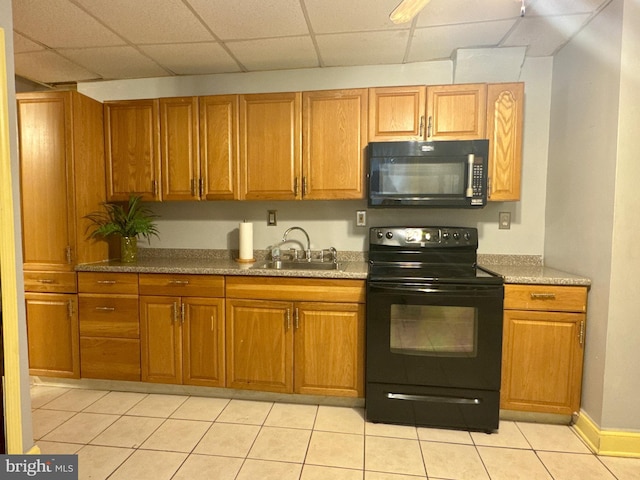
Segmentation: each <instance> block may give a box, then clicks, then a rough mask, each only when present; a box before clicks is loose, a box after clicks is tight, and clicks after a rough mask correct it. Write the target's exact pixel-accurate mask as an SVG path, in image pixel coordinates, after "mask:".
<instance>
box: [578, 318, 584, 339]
mask: <svg viewBox="0 0 640 480" xmlns="http://www.w3.org/2000/svg"><path fill="white" fill-rule="evenodd" d="M578 340H579V341H580V345H584V320H582V321H581V322H580V332H579V333H578Z"/></svg>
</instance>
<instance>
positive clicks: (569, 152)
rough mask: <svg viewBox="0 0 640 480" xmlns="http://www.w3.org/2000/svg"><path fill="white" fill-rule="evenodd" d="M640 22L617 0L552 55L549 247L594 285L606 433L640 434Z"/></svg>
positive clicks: (595, 401) (599, 418)
mask: <svg viewBox="0 0 640 480" xmlns="http://www.w3.org/2000/svg"><path fill="white" fill-rule="evenodd" d="M638 24H640V11H639V7H638V3H637V2H636V1H633V0H614V1H613V2H612V3H611V4H609V5H608V6H607V8H606V9H605V10H603V11H602V12H601V13H600V15H599V16H598V17H596V18H595V19H594V21H592V22H591V23H590V24H589V25H588V27H587V28H586V29H584V30H583V31H582V32H581V33H580V34H579V35H577V36H576V37H575V38H574V39H573V40H572V41H571V42H570V44H569V45H567V46H566V47H565V48H563V49H562V50H561V51H560V52H559V53H558V54H557V55H556V57H555V59H554V66H553V89H552V108H551V134H550V139H549V144H550V147H549V163H548V177H547V178H548V180H547V210H546V232H545V250H544V253H545V260H546V261H547V262H549V263H551V264H553V265H554V266H557V267H560V268H563V269H566V270H569V271H573V272H576V273H579V274H583V275H585V276H588V277H590V278H591V279H592V281H593V285H592V288H591V291H590V294H589V305H588V317H587V335H586V347H585V368H584V377H583V378H584V379H583V395H582V410H583V412H585V413H586V414H587V415H588V416H589V417H590V418H591V419H592V420H593V421H594V422H595V423H596V424H597V425H598V426H599V427H600V428H601V429H625V430H636V431H637V430H640V416H639V415H638V413H637V405H638V402H637V398H638V396H639V395H640V376H639V375H638V374H637V371H636V369H634V368H630V367H631V365H634V363H635V360H636V359H637V356H638V347H639V346H640V329H638V312H640V297H639V296H638V284H639V282H638V279H637V275H636V274H637V272H638V268H639V267H640V258H639V257H638V255H637V253H636V251H637V245H635V244H634V243H635V239H637V237H638V233H639V232H640V215H639V210H638V208H637V205H638V200H637V198H636V197H637V179H638V178H640V167H639V165H638V162H637V158H638V156H639V155H640V145H639V144H638V141H637V138H636V137H637V128H638V125H640V112H639V111H638V105H640V88H639V80H640V75H639V63H638V58H640V51H639V50H638V49H639V45H640V38H639V34H638V29H637V25H638Z"/></svg>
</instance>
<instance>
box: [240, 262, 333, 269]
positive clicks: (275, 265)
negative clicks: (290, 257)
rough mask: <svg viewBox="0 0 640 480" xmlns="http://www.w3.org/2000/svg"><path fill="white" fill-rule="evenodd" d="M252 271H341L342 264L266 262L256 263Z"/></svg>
mask: <svg viewBox="0 0 640 480" xmlns="http://www.w3.org/2000/svg"><path fill="white" fill-rule="evenodd" d="M251 268H252V269H269V270H340V264H339V263H334V262H304V261H301V262H287V261H275V262H274V261H271V260H269V261H266V262H259V263H256V264H255V265H254V266H253V267H251Z"/></svg>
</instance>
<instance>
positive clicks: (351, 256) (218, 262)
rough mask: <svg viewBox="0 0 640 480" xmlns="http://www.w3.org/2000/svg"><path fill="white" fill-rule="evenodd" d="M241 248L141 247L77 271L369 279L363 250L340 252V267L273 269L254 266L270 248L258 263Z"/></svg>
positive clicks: (82, 266) (88, 264) (77, 268)
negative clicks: (244, 259)
mask: <svg viewBox="0 0 640 480" xmlns="http://www.w3.org/2000/svg"><path fill="white" fill-rule="evenodd" d="M237 253H238V252H237V251H235V252H233V251H231V252H229V251H227V250H186V249H185V250H182V249H146V248H141V249H139V253H138V260H137V262H135V263H122V262H120V261H115V260H110V261H106V262H98V263H84V264H80V265H77V266H76V271H77V272H119V273H123V272H128V273H186V274H201V275H247V276H249V275H251V276H270V277H305V278H344V279H362V280H364V279H366V278H367V269H368V265H367V263H366V261H365V259H364V254H363V253H361V252H338V264H339V269H338V270H273V269H266V268H265V269H262V268H254V267H255V265H259V264H260V263H261V262H262V261H264V260H265V258H266V252H258V251H256V252H255V255H256V263H238V262H236V261H235V260H234V258H235V257H237Z"/></svg>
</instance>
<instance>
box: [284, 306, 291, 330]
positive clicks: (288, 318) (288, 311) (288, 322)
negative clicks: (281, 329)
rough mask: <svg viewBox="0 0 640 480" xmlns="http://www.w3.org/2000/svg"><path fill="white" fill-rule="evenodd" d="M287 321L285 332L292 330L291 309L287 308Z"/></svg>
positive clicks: (285, 316)
mask: <svg viewBox="0 0 640 480" xmlns="http://www.w3.org/2000/svg"><path fill="white" fill-rule="evenodd" d="M284 320H285V330H289V329H290V328H291V309H289V308H287V311H286V312H285V314H284Z"/></svg>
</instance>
